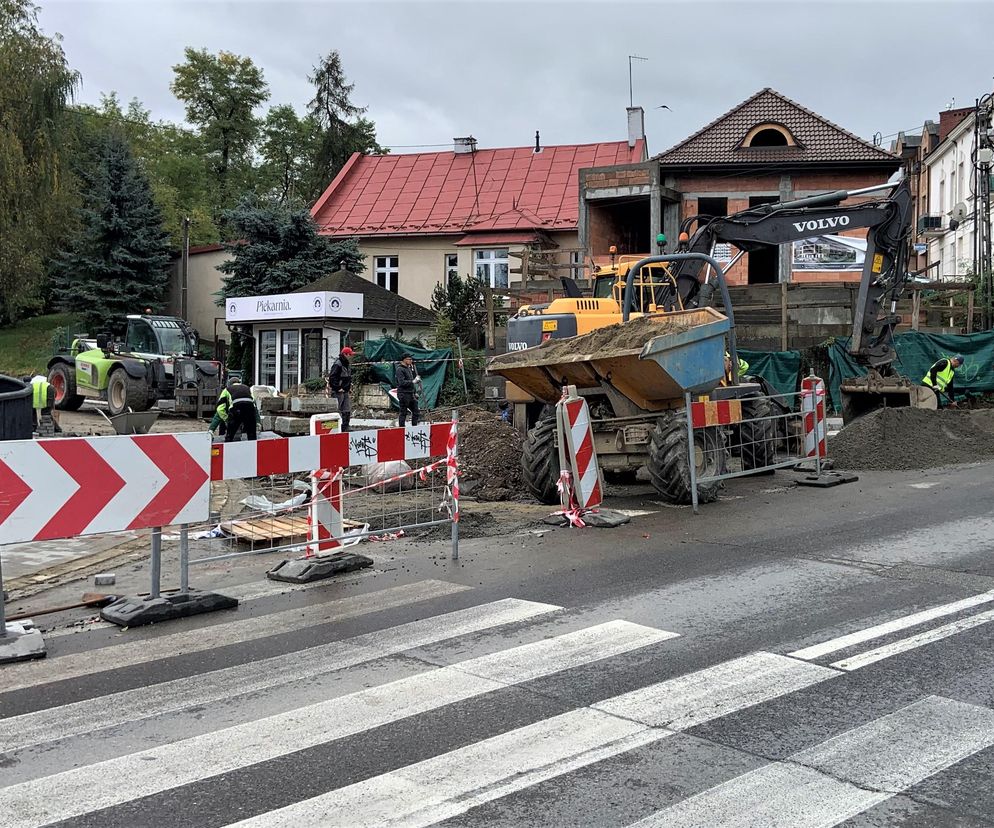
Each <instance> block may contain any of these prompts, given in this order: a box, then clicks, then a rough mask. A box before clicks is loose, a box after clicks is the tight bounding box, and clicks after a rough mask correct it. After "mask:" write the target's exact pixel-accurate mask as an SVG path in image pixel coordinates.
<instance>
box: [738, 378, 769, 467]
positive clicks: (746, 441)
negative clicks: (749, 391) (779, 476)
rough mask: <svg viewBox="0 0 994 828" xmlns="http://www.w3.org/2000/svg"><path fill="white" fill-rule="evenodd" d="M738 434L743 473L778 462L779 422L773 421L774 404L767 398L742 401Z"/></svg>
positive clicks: (747, 398) (749, 398)
mask: <svg viewBox="0 0 994 828" xmlns="http://www.w3.org/2000/svg"><path fill="white" fill-rule="evenodd" d="M747 421H748V422H747ZM738 434H739V447H740V451H741V455H742V470H743V471H748V470H749V469H762V468H764V467H765V466H772V465H773V464H774V463H775V462H776V458H777V422H776V420H774V419H773V404H772V403H771V402H770V401H769V400H768V399H767V398H766V397H759V396H757V397H744V398H743V399H742V423H741V424H740V425H739V428H738ZM757 473H758V474H759V473H761V472H757ZM771 473H772V470H771Z"/></svg>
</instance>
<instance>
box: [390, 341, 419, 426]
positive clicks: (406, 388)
mask: <svg viewBox="0 0 994 828" xmlns="http://www.w3.org/2000/svg"><path fill="white" fill-rule="evenodd" d="M394 378H395V379H396V381H397V402H398V403H399V405H400V414H399V416H398V417H397V424H398V425H399V426H400V427H401V428H403V427H404V426H405V425H406V424H407V412H408V411H410V412H411V425H417V424H418V423H419V422H421V409H419V408H418V391H417V387H416V383H419V382H421V377H419V376H418V373H417V371H416V370H415V368H414V357H412V356H411V355H410V354H404V355H403V356H402V357H401V358H400V365H398V366H397V369H396V371H395V372H394Z"/></svg>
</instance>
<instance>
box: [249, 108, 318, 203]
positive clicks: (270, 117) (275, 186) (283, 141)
mask: <svg viewBox="0 0 994 828" xmlns="http://www.w3.org/2000/svg"><path fill="white" fill-rule="evenodd" d="M318 138H319V127H318V124H317V121H315V119H314V118H313V116H311V115H305V116H304V117H303V118H299V117H297V113H296V112H295V111H294V109H293V107H292V106H289V105H288V104H281V105H279V106H274V107H273V108H272V109H270V110H269V113H268V114H267V115H266V120H265V123H263V125H262V141H261V143H260V145H259V153H260V155H261V156H262V158H263V164H262V166H261V167H260V170H259V174H260V181H259V185H260V186H259V189H260V191H261V192H265V193H267V194H269V195H271V196H272V197H274V198H275V199H276V200H277V201H278V202H279V203H280V204H293V203H295V202H298V201H301V200H304V199H305V198H306V195H307V193H308V190H307V184H308V177H309V176H310V174H311V166H312V163H313V159H314V155H315V152H316V149H317V142H318ZM330 181H331V179H329V180H328V183H330Z"/></svg>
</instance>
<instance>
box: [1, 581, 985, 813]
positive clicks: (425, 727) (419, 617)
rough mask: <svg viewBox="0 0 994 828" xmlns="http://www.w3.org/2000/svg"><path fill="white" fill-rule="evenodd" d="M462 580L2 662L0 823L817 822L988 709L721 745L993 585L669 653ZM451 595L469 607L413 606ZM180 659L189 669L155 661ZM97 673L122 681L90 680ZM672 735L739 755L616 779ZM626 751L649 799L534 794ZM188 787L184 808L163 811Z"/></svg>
mask: <svg viewBox="0 0 994 828" xmlns="http://www.w3.org/2000/svg"><path fill="white" fill-rule="evenodd" d="M311 594H314V593H311ZM474 594H475V593H472V592H471V591H470V590H469V588H468V587H465V586H463V585H459V584H454V583H449V582H446V581H432V580H426V581H419V582H415V583H412V584H404V585H400V586H396V587H390V588H388V589H382V590H379V591H373V592H365V593H362V594H358V595H354V596H349V597H346V598H336V599H333V600H328V601H324V602H320V603H312V604H309V605H307V606H305V607H302V608H297V609H293V610H281V611H278V612H272V613H270V614H268V615H261V616H257V617H238V616H237V615H232V616H231V617H230V618H227V619H225V618H224V617H223V616H218V619H217V621H216V623H214V624H213V625H211V626H208V627H203V628H198V629H189V628H187V629H184V628H179V629H177V630H176V631H173V632H169V631H167V632H164V633H163V632H158V634H149V633H139V636H140V637H138V638H137V639H136V640H132V639H131V638H130V637H126V640H124V641H122V642H120V643H112V644H109V645H106V646H101V647H99V648H97V649H93V650H88V651H76V652H70V653H66V654H64V655H60V654H59V653H58V652H56V653H54V657H53V658H51V659H48V660H45V661H40V662H34V663H26V664H18V665H10V666H8V667H6V668H4V669H3V670H0V815H2V817H0V823H2V825H3V826H4V828H29V827H30V828H34V827H35V826H45V825H54V824H56V823H58V824H60V825H65V826H74V825H78V826H82V825H89V824H101V825H107V826H113V825H118V824H120V825H125V824H130V825H134V824H143V823H142V820H141V816H140V815H144V816H145V817H151V815H155V817H156V818H155V819H154V820H153V819H151V818H149V819H148V820H147V824H156V825H173V824H175V825H182V826H185V828H198V826H201V825H203V826H207V825H211V826H220V825H238V826H250V827H251V828H269V826H272V828H283V827H284V826H285V828H291V826H292V828H303V827H304V826H315V827H317V826H322V827H324V826H343V828H344V827H345V826H348V828H353V827H355V828H359V826H406V827H408V828H410V826H428V825H435V824H438V823H442V822H446V823H447V824H451V825H456V824H461V823H460V822H459V820H460V819H462V818H464V817H467V816H468V815H470V814H471V813H477V812H480V813H486V814H487V815H488V816H487V818H486V819H485V820H483V822H482V823H480V824H490V823H491V822H493V824H501V825H521V824H528V825H530V826H546V825H548V826H550V827H551V826H556V828H558V826H560V825H563V824H570V825H590V826H600V825H604V826H607V825H611V826H614V825H619V826H628V825H637V826H639V827H640V828H656V826H660V827H661V826H704V825H707V826H727V827H729V828H730V827H731V826H742V828H745V827H746V826H791V827H792V828H793V827H794V826H798V827H799V828H805V827H806V826H831V825H837V824H840V823H842V822H844V821H845V820H847V819H850V818H852V817H853V816H855V815H857V814H860V813H863V812H865V811H868V810H870V809H873V808H875V807H877V806H880V805H882V804H883V803H886V802H887V801H888V800H890V799H891V798H892V797H894V796H897V795H899V794H901V793H902V792H906V791H908V790H910V789H912V788H913V787H914V786H915V785H918V784H919V783H921V782H923V780H926V779H928V778H929V777H932V776H933V775H935V774H938V773H941V772H943V771H946V770H948V769H950V768H952V767H953V766H955V765H956V764H957V763H959V762H961V761H962V760H964V759H967V758H968V757H971V756H974V755H976V754H978V753H980V752H983V751H987V750H989V749H991V748H994V710H991V709H989V708H988V707H986V706H984V705H982V704H977V703H973V702H972V701H965V700H963V699H958V698H952V697H947V696H943V695H940V694H937V693H934V692H925V693H922V694H921V696H920V697H919V698H916V699H914V700H912V701H910V703H909V702H908V700H907V699H902V700H900V701H895V702H894V703H893V704H891V705H889V706H888V704H887V700H886V693H885V692H883V691H881V692H882V693H883V696H884V698H883V699H877V700H876V702H877V705H881V706H882V707H881V708H880V709H877V708H874V712H872V713H871V712H869V711H868V712H867V713H866V714H865V715H860V714H859V712H858V711H857V713H856V715H855V716H854V718H853V719H852V720H851V721H844V722H840V723H839V725H838V727H837V728H836V729H835V730H834V732H831V733H827V734H825V733H821V734H819V735H818V737H817V741H815V742H814V743H811V744H807V745H805V746H803V747H802V748H801V749H800V750H796V751H795V752H793V753H790V754H789V755H788V754H787V752H784V754H782V755H781V756H778V757H775V758H774V757H770V756H767V755H765V754H764V753H763V752H762V751H761V750H758V749H757V750H756V751H753V752H750V751H745V750H744V749H743V747H742V746H741V745H739V744H734V745H733V744H732V743H729V744H724V743H723V742H722V739H721V728H722V726H723V723H724V722H726V721H730V720H731V719H733V718H735V719H738V720H740V721H741V719H742V718H743V717H749V716H751V715H757V714H759V713H761V711H762V710H763V709H764V706H767V705H771V704H777V703H782V702H783V701H784V700H786V699H788V698H790V699H795V700H796V701H794V704H795V706H803V705H805V704H811V705H815V704H817V701H816V698H817V692H819V688H822V687H832V688H836V690H837V691H838V692H841V693H843V694H844V693H845V692H846V688H847V687H848V684H847V682H850V681H852V680H854V679H857V678H858V677H859V676H861V675H865V674H864V673H862V672H860V671H862V670H864V669H865V668H871V667H873V666H874V665H878V669H880V666H881V665H882V663H883V665H887V664H893V662H890V661H889V660H890V659H898V658H900V657H907V656H908V654H909V653H914V652H915V651H916V650H918V649H919V648H921V647H926V646H929V645H931V644H934V643H936V642H939V641H943V640H945V639H948V638H949V637H950V636H953V635H956V634H958V633H960V632H964V631H968V630H975V629H977V628H978V627H980V626H982V625H984V624H986V623H987V622H988V621H989V620H994V611H992V610H989V609H983V607H984V605H985V604H988V603H990V602H991V601H994V593H983V594H981V595H977V596H972V597H969V598H966V599H961V600H958V601H954V602H951V603H949V604H945V605H941V606H937V607H928V608H925V609H916V611H915V612H911V613H908V614H906V615H902V616H900V617H896V618H888V619H886V620H881V619H872V620H873V621H876V622H878V623H873V624H870V625H867V626H861V625H859V622H858V621H855V622H852V623H850V624H848V626H849V629H843V630H837V631H836V630H827V631H826V632H825V634H824V635H818V636H812V637H811V640H809V641H805V642H799V643H804V644H805V645H806V646H804V647H802V648H800V649H793V650H790V651H789V652H778V649H781V648H779V647H777V646H776V642H769V647H768V648H767V649H766V650H761V651H756V652H749V653H745V654H740V655H736V656H734V657H731V658H727V659H722V660H718V659H715V660H714V661H713V662H712V663H708V661H707V660H706V659H705V660H704V662H703V663H704V664H705V666H694V667H691V668H687V667H686V666H685V665H687V664H691V663H693V662H694V661H695V658H696V657H698V656H699V654H696V653H694V652H693V648H694V643H693V642H692V641H691V640H689V639H688V638H684V637H683V636H682V635H681V631H680V630H679V629H676V630H667V629H661V628H658V627H654V626H648V625H646V624H641V623H635V622H634V621H631V620H628V619H625V618H620V617H617V616H616V615H615V616H614V617H610V616H608V615H605V614H602V613H601V611H600V610H599V609H598V608H597V607H587V608H582V609H570V608H566V607H562V606H559V605H555V604H549V603H543V602H540V601H531V600H523V599H519V598H513V597H511V598H503V599H500V600H495V601H488V602H487V601H485V602H482V603H473V602H472V600H471V598H472V595H474ZM453 596H459V598H460V601H461V602H463V603H464V604H465V603H467V602H468V603H469V605H468V606H464V607H463V608H461V609H456V610H452V611H434V610H432V611H429V612H422V611H420V610H419V608H424V607H427V606H434V605H432V604H430V602H433V601H440V600H442V599H447V598H451V597H453ZM391 608H394V609H396V608H400V609H410V610H411V611H412V613H413V614H414V615H415V618H414V620H410V621H405V622H404V623H399V624H395V625H394V626H390V627H387V628H385V629H381V630H378V631H376V632H364V633H362V634H359V635H355V636H351V637H345V638H341V639H339V640H331V641H328V640H327V639H326V643H320V644H315V645H313V646H302V647H301V648H300V649H296V650H293V651H292V652H283V653H280V654H278V655H265V656H261V657H258V658H255V657H252V655H251V652H250V651H249V653H250V654H249V655H248V656H245V657H243V658H241V660H239V661H238V663H234V664H223V663H217V664H214V663H211V661H210V654H209V653H207V652H206V651H207V650H210V649H212V648H217V647H229V648H230V647H233V646H236V645H251V644H253V643H254V642H257V641H259V640H261V639H263V638H265V637H267V636H273V635H280V634H283V633H285V632H287V631H289V630H291V629H294V628H300V627H301V626H306V627H314V626H320V625H325V624H330V623H332V622H345V621H350V620H351V619H359V618H363V617H364V616H368V615H371V614H372V613H375V612H378V611H380V610H387V609H391ZM978 608H979V611H977V610H978ZM603 612H604V613H608V612H612V613H613V610H611V609H610V608H608V609H605V610H604V611H603ZM295 625H296V627H295ZM155 632H156V631H153V633H155ZM835 633H839V634H835ZM782 649H784V650H787V649H789V648H787V647H783V648H782ZM197 653H200V654H203V657H204V661H203V664H202V666H201V667H200V668H199V669H192V668H191V667H190V665H189V664H188V663H186V662H184V663H183V664H180V662H179V661H178V660H177V659H180V658H181V657H185V656H189V655H190V654H194V655H196V654H197ZM691 655H694V656H695V658H690V656H691ZM174 661H175V662H176V664H177V671H178V672H176V673H175V674H171V673H170V671H169V669H164V670H162V671H160V672H157V673H156V674H155V676H154V677H152V678H149V679H148V681H141V677H142V676H144V675H145V671H147V670H149V669H150V666H151V665H152V663H153V662H154V663H155V664H156V665H158V666H159V667H162V666H163V665H166V667H168V665H170V664H171V663H173V662H174ZM826 662H829V663H826ZM109 670H115V671H117V673H116V675H123V676H129V677H130V678H128V679H126V680H125V681H124V682H123V686H122V685H116V684H114V683H107V684H106V685H100V684H93V682H94V681H95V679H96V678H98V677H99V676H100V675H101V674H102V673H104V672H106V671H109ZM74 678H75V679H79V680H86V681H89V682H91V684H90V685H88V689H87V691H86V693H85V694H84V695H83V696H82V697H78V698H77V697H74V694H73V692H72V691H71V690H70V691H66V692H64V693H63V695H62V696H61V697H60V698H61V700H62V703H61V704H57V705H50V704H44V703H42V702H40V701H38V700H39V699H41V698H43V697H44V694H45V693H46V692H49V691H51V690H52V688H55V687H64V685H63V684H62V683H63V682H65V681H66V680H67V679H74ZM56 683H58V684H56ZM122 687H123V689H119V688H122ZM861 692H864V693H865V692H866V690H865V687H864V688H863V689H862V690H861ZM15 701H16V704H11V706H8V703H13V702H15ZM881 709H882V710H883V712H882V713H881ZM12 710H13V711H14V712H11V711H12ZM704 726H706V727H704ZM691 744H694V745H695V746H696V749H699V750H704V751H715V752H716V755H717V754H718V753H720V754H721V755H723V756H727V755H728V754H730V753H735V752H738V753H740V754H741V755H742V763H744V766H743V769H744V772H733V773H730V774H729V775H727V777H726V778H717V779H710V780H709V782H707V783H704V782H701V783H700V784H699V786H698V787H697V788H696V790H692V791H691V792H690V793H689V794H687V793H676V790H677V789H676V788H674V787H673V786H669V785H667V784H666V780H663V779H659V778H656V777H653V776H652V775H645V776H639V772H638V768H639V767H640V765H639V761H637V757H642V758H644V757H645V756H646V755H648V754H653V755H658V754H660V753H666V752H673V753H674V755H679V754H680V752H681V751H685V750H688V746H689V745H691ZM321 757H323V761H318V759H319V758H321ZM329 760H330V761H329ZM626 762H630V770H629V771H628V773H629V774H630V775H631V776H630V780H629V781H630V782H631V784H632V785H635V786H638V787H640V788H648V790H649V791H650V793H648V794H645V795H643V796H641V797H639V798H638V799H637V800H633V799H626V798H625V797H624V796H619V795H617V791H616V786H614V787H612V786H611V785H608V783H607V782H606V781H605V782H604V784H605V787H606V793H605V802H604V803H603V809H602V810H599V811H598V813H597V814H596V815H593V814H590V813H588V812H585V811H584V810H583V807H582V805H581V804H580V803H576V805H575V809H576V810H575V811H574V812H573V813H572V815H571V816H570V817H569V818H566V817H564V816H563V814H564V813H570V807H571V803H570V802H564V801H555V808H551V807H550V808H549V809H548V810H547V809H546V808H545V807H543V801H544V800H548V801H549V802H550V804H551V802H552V801H554V800H556V799H557V797H563V796H566V794H565V793H563V792H564V791H568V790H570V789H571V786H570V784H569V781H570V780H571V779H573V778H574V777H578V776H579V775H582V776H583V779H584V782H585V784H588V785H589V784H593V785H597V784H598V780H599V779H602V780H606V779H607V777H608V775H609V774H608V769H609V768H612V769H614V771H616V769H617V767H618V763H622V764H624V763H626ZM717 764H720V763H717ZM557 782H559V783H562V784H554V783H557ZM260 783H262V784H260ZM267 783H268V785H269V786H271V788H272V790H271V791H267ZM529 797H532V798H531V799H528V798H529ZM187 801H189V802H195V803H196V807H195V808H192V807H191V808H186V809H182V810H180V811H177V810H176V807H175V806H176V804H177V803H184V802H187ZM520 801H525V802H527V805H526V806H521V805H520V804H519V805H518V806H516V807H518V808H519V809H520V808H521V807H527V809H528V815H527V819H526V820H524V821H523V820H522V819H521V816H520V810H517V811H515V810H510V811H508V813H507V814H504V815H502V813H501V810H500V806H501V803H510V802H519V803H520ZM487 809H496V810H487ZM552 813H555V814H556V815H557V816H556V817H554V818H553V817H551V816H549V814H552ZM136 815H139V816H138V818H137V819H136Z"/></svg>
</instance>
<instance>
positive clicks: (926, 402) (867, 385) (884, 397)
mask: <svg viewBox="0 0 994 828" xmlns="http://www.w3.org/2000/svg"><path fill="white" fill-rule="evenodd" d="M840 390H841V392H842V422H843V424H844V425H848V424H849V423H851V422H852V421H853V420H855V419H857V418H859V417H862V416H863V415H864V414H869V413H870V412H871V411H876V410H877V409H878V408H927V409H931V410H933V411H934V410H935V409H936V408H938V407H939V405H938V401H937V400H936V398H935V393H934V392H933V391H932V389H931V388H925V387H923V386H921V385H914V384H913V383H912V382H911V380H909V379H907V378H906V377H884V376H881V375H880V374H878V373H876V372H875V371H871V372H870V373H869V374H867V375H866V376H863V377H853V378H851V379H847V380H844V381H843V382H842V385H841V389H840Z"/></svg>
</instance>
